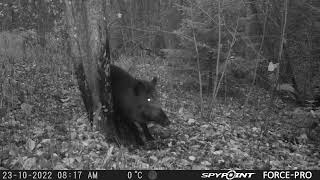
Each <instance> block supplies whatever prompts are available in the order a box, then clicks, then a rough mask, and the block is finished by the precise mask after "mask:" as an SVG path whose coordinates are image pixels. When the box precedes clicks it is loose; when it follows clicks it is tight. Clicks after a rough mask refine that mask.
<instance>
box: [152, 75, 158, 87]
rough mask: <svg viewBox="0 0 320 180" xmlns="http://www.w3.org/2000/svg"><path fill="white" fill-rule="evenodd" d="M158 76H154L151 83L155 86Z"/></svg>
mask: <svg viewBox="0 0 320 180" xmlns="http://www.w3.org/2000/svg"><path fill="white" fill-rule="evenodd" d="M157 81H158V78H157V77H153V78H152V80H151V83H152V84H153V85H154V86H155V85H156V84H157Z"/></svg>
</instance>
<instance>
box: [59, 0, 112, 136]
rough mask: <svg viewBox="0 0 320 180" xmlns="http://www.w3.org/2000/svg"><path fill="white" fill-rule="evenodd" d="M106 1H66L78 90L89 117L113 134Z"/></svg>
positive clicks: (106, 131)
mask: <svg viewBox="0 0 320 180" xmlns="http://www.w3.org/2000/svg"><path fill="white" fill-rule="evenodd" d="M105 3H106V2H105V1H104V0H87V1H83V0H65V5H66V12H65V15H66V20H67V24H68V31H69V32H68V34H69V37H70V38H69V40H70V41H71V42H70V45H71V57H73V59H74V65H75V69H76V70H75V71H76V76H77V80H78V85H79V89H80V91H81V94H82V98H83V101H84V104H85V106H86V110H87V112H88V118H89V120H90V121H91V122H92V123H93V124H95V125H97V127H100V130H103V132H105V133H106V134H108V135H111V136H108V137H114V135H115V131H114V130H115V128H114V123H113V118H112V115H113V109H112V96H111V87H110V78H109V77H110V68H109V67H110V50H109V39H108V37H107V35H108V32H107V23H106V18H105V14H106V13H105V11H106V4H105Z"/></svg>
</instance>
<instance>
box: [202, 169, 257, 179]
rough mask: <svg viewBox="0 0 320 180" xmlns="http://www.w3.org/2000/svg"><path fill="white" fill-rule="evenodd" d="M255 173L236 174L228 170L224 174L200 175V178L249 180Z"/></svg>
mask: <svg viewBox="0 0 320 180" xmlns="http://www.w3.org/2000/svg"><path fill="white" fill-rule="evenodd" d="M254 174H256V173H237V172H236V171H235V170H230V171H228V172H226V173H202V176H201V178H210V177H213V178H225V179H227V180H232V179H237V178H251V177H252V175H254Z"/></svg>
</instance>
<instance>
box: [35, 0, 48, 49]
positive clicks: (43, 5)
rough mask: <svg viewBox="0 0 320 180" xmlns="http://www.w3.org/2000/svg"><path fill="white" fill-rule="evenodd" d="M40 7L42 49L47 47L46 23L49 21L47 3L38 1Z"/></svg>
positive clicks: (39, 23) (39, 31)
mask: <svg viewBox="0 0 320 180" xmlns="http://www.w3.org/2000/svg"><path fill="white" fill-rule="evenodd" d="M37 3H38V4H37V5H38V8H37V9H38V34H39V44H40V46H41V47H42V48H44V47H45V46H46V29H47V28H46V21H47V14H48V12H47V10H48V9H47V3H46V1H43V0H38V1H37Z"/></svg>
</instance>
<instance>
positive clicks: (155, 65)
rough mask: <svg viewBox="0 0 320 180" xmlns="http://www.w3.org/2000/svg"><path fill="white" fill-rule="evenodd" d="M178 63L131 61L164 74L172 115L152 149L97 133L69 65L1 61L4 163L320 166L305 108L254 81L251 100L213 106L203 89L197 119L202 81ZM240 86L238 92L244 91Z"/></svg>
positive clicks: (164, 96) (136, 69)
mask: <svg viewBox="0 0 320 180" xmlns="http://www.w3.org/2000/svg"><path fill="white" fill-rule="evenodd" d="M175 63H178V62H175V61H174V60H163V59H158V58H156V59H154V58H146V59H139V60H135V62H134V63H133V64H134V66H133V67H132V68H131V69H130V72H131V73H132V74H134V76H137V77H140V78H144V79H151V77H152V76H158V77H159V81H160V82H159V87H158V90H159V92H160V97H161V102H162V103H163V104H162V107H163V108H164V110H165V111H166V112H167V114H168V117H169V119H170V121H171V122H172V123H171V125H170V126H169V127H166V128H163V127H159V126H157V125H151V126H150V129H151V132H153V133H154V136H155V137H156V140H155V141H154V142H152V143H153V144H157V143H159V148H154V149H148V148H144V147H139V148H137V147H136V148H132V147H125V146H119V145H118V144H116V143H110V142H107V141H106V140H105V138H104V136H103V135H102V134H101V133H99V132H97V131H92V130H91V128H90V127H89V124H88V120H87V118H86V115H85V111H84V107H83V105H82V102H81V98H80V92H79V90H78V89H77V86H76V81H75V78H73V76H72V72H70V71H69V69H70V68H68V67H67V66H63V65H61V66H59V67H56V66H54V65H52V64H51V65H50V66H48V65H42V64H34V63H26V62H14V63H12V62H11V63H3V65H2V69H1V73H2V74H1V76H2V77H7V78H5V79H1V80H2V81H1V82H2V83H3V87H2V88H3V93H2V97H1V99H0V100H1V104H2V105H3V106H1V109H0V147H1V149H0V170H4V169H171V170H173V169H194V170H199V169H203V170H205V169H231V168H232V169H320V151H319V144H318V143H319V142H320V140H319V139H317V138H314V139H313V138H311V137H318V136H317V135H314V134H318V135H319V131H320V130H319V128H318V127H317V126H315V127H314V128H312V129H310V128H309V127H312V126H310V125H309V124H310V123H313V122H314V121H313V120H312V119H313V118H312V116H311V115H310V113H309V112H307V111H305V110H304V109H302V108H297V107H292V106H289V105H287V104H285V103H282V102H281V101H277V102H275V103H273V104H272V105H271V103H270V98H271V96H270V95H269V94H268V92H267V91H265V90H262V89H259V88H255V89H253V93H252V99H249V101H248V103H247V104H246V105H243V103H241V101H240V100H239V98H237V97H222V98H219V100H218V101H217V102H216V103H214V104H212V106H209V105H208V104H210V103H209V99H210V98H209V96H207V95H206V96H204V114H203V117H201V115H200V102H201V101H200V98H199V93H198V90H197V86H195V87H194V86H193V84H195V83H189V84H191V85H190V86H187V84H188V83H187V82H186V81H187V80H188V79H190V77H189V76H190V74H191V73H177V70H176V69H175V67H176V66H177V65H176V64H175ZM52 67H54V68H52ZM237 88H238V89H236V91H235V92H236V93H238V94H240V96H241V94H242V96H244V95H243V94H245V93H246V92H247V89H246V88H243V87H237ZM238 97H239V96H238ZM274 104H276V105H274ZM163 132H165V133H168V134H169V136H168V137H167V138H165V139H162V138H161V133H163ZM160 144H161V145H160Z"/></svg>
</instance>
